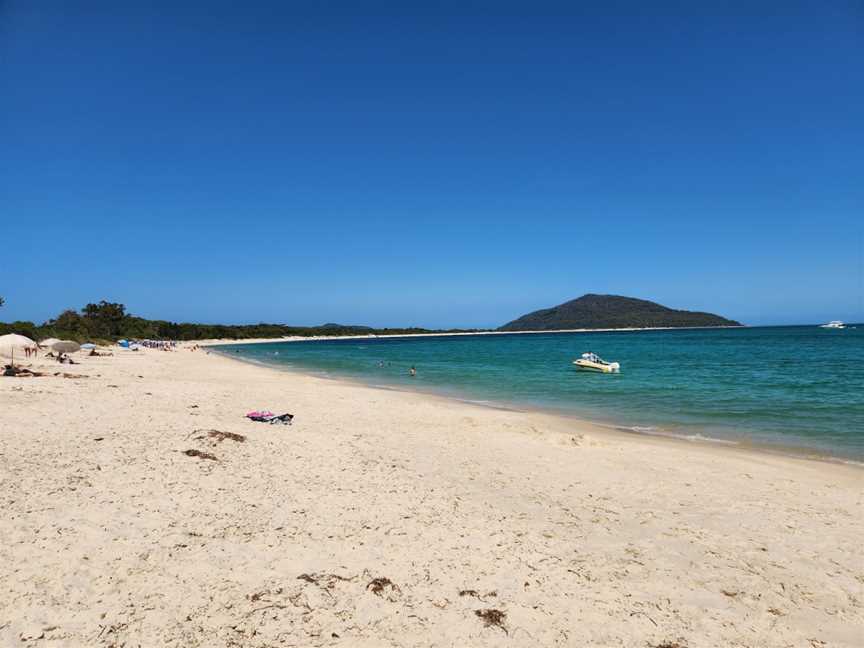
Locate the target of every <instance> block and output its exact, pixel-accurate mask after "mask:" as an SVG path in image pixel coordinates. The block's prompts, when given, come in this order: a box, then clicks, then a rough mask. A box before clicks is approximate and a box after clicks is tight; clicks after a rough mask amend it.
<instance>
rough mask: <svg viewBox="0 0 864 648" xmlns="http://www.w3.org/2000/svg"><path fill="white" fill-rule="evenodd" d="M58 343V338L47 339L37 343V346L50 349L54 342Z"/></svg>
mask: <svg viewBox="0 0 864 648" xmlns="http://www.w3.org/2000/svg"><path fill="white" fill-rule="evenodd" d="M59 341H60V340H59V339H58V338H48V339H47V340H42V341H41V342H40V343H39V346H41V347H45V348H46V349H50V348H51V345H53V344H54V343H55V342H59Z"/></svg>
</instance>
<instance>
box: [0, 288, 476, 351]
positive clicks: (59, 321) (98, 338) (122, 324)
mask: <svg viewBox="0 0 864 648" xmlns="http://www.w3.org/2000/svg"><path fill="white" fill-rule="evenodd" d="M2 305H3V301H2V298H0V306H2ZM475 330H476V329H470V330H468V329H451V330H447V331H441V330H433V329H425V328H416V327H412V328H383V329H375V328H369V327H365V326H347V325H340V324H326V325H324V326H288V325H285V324H264V323H262V324H240V325H230V324H195V323H190V322H180V323H178V322H169V321H165V320H148V319H145V318H143V317H137V316H135V315H131V314H130V313H128V312H127V311H126V306H125V305H124V304H118V303H114V302H108V301H105V300H102V301H100V302H98V303H91V304H87V305H86V306H84V308H82V309H81V310H80V311H76V310H72V309H69V310H65V311H63V312H62V313H60V314H59V315H58V316H57V317H55V318H54V319H50V320H48V321H47V322H44V323H42V324H35V323H33V322H27V321H17V322H9V323H3V322H0V335H5V334H7V333H17V334H19V335H26V336H27V337H29V338H31V339H33V340H37V341H38V340H44V339H45V338H50V337H54V338H60V339H63V340H76V341H78V342H86V341H93V342H116V341H117V340H120V339H123V338H126V339H133V340H144V339H150V340H209V339H217V338H228V339H233V340H243V339H251V338H279V337H286V336H294V335H296V336H301V337H312V336H338V335H406V334H412V333H413V334H416V333H465V332H472V331H475Z"/></svg>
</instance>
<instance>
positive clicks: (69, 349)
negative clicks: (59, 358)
mask: <svg viewBox="0 0 864 648" xmlns="http://www.w3.org/2000/svg"><path fill="white" fill-rule="evenodd" d="M51 348H52V349H53V350H54V351H56V352H57V353H75V352H76V351H78V350H79V349H80V348H81V345H80V344H78V343H77V342H71V341H69V340H60V341H59V342H55V343H54V344H52V345H51Z"/></svg>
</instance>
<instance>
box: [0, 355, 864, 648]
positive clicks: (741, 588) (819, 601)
mask: <svg viewBox="0 0 864 648" xmlns="http://www.w3.org/2000/svg"><path fill="white" fill-rule="evenodd" d="M115 353H116V355H115V356H114V357H108V358H83V359H82V360H81V364H80V365H78V366H74V367H64V369H63V370H64V371H66V372H73V373H76V374H84V375H86V376H87V377H86V378H61V377H43V378H0V646H18V645H22V644H26V645H30V644H31V643H32V644H33V645H38V646H139V645H140V646H178V647H179V646H184V647H185V646H207V647H214V646H215V647H218V646H250V647H252V646H254V647H263V646H319V645H328V646H330V645H332V646H348V647H355V646H357V647H365V646H370V647H371V646H574V647H575V646H579V647H580V648H581V647H585V646H628V647H629V646H645V647H648V646H662V645H666V646H671V645H680V646H687V647H689V648H696V647H702V646H704V647H706V648H707V647H711V648H714V647H717V646H751V647H771V646H777V647H780V646H783V647H786V646H802V647H805V648H810V647H816V648H819V647H823V646H824V647H829V646H830V647H836V646H862V645H864V551H862V546H861V538H862V537H864V515H862V513H864V511H862V490H864V489H862V487H864V470H861V469H860V468H858V467H855V466H845V465H840V464H832V463H825V462H818V461H810V460H804V459H795V458H788V457H782V456H774V455H769V454H765V453H760V452H756V451H749V450H747V451H745V450H740V449H736V448H727V447H723V446H716V447H715V446H712V445H708V444H700V443H688V442H685V441H674V440H666V439H652V438H647V437H640V436H635V435H626V434H616V433H614V432H610V431H608V430H605V429H601V428H595V427H592V426H590V425H589V424H586V423H580V422H576V421H573V420H569V419H563V418H555V417H552V416H548V415H543V414H538V413H523V412H509V411H502V410H494V409H488V408H483V407H480V406H475V405H470V404H466V403H462V402H457V401H452V400H446V399H443V398H437V397H433V396H428V395H423V394H416V393H405V392H398V391H389V390H381V389H373V388H368V387H363V386H358V385H354V384H349V383H342V382H337V381H330V380H324V379H320V378H315V377H309V376H303V375H298V374H288V373H284V372H278V371H276V370H272V369H267V368H263V367H257V366H253V365H248V364H242V363H239V362H236V361H232V360H230V359H227V358H224V357H219V356H217V355H215V354H205V353H204V352H201V351H198V352H191V351H188V350H181V351H177V352H174V353H167V352H160V351H151V350H142V351H140V352H137V353H134V352H129V351H126V352H123V351H115ZM50 368H51V369H52V371H56V370H57V367H56V365H50ZM256 408H269V409H272V410H274V411H280V412H281V411H290V412H292V413H293V414H295V415H296V419H295V423H294V425H293V426H290V427H288V426H270V425H266V424H259V423H253V422H250V421H247V420H246V419H244V418H243V414H244V413H245V412H247V411H249V410H251V409H256ZM209 430H218V431H221V432H230V433H234V434H237V435H243V436H244V437H245V439H244V440H243V441H238V440H234V439H231V438H224V439H221V440H220V439H218V438H214V437H211V436H209V435H208V431H209ZM186 450H197V451H198V452H200V453H209V454H210V455H212V456H213V457H215V459H208V458H201V457H200V456H188V455H187V454H184V451H186Z"/></svg>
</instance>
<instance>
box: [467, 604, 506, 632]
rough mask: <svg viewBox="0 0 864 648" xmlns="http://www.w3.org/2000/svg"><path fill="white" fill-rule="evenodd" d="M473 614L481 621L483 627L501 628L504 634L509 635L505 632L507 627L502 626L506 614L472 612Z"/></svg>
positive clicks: (498, 612)
mask: <svg viewBox="0 0 864 648" xmlns="http://www.w3.org/2000/svg"><path fill="white" fill-rule="evenodd" d="M474 614H476V615H477V616H478V617H480V618H481V619H483V625H484V626H485V627H487V628H491V627H495V628H501V629H502V630H503V631H504V634H509V633H508V632H507V627H506V626H505V625H504V622H505V621H506V620H507V613H506V612H502V611H501V610H492V609H490V610H474Z"/></svg>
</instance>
